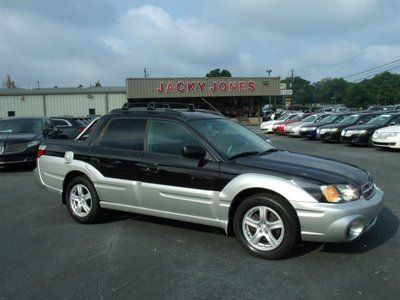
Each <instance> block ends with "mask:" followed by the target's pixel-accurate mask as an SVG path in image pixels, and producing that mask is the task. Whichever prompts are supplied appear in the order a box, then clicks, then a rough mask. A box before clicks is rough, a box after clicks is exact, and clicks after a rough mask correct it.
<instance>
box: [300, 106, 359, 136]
mask: <svg viewBox="0 0 400 300" xmlns="http://www.w3.org/2000/svg"><path fill="white" fill-rule="evenodd" d="M351 114H353V113H351V112H348V113H337V114H330V115H329V116H328V117H326V118H324V119H323V120H321V121H320V122H319V123H310V124H305V125H303V126H302V127H301V128H300V137H302V138H307V139H311V140H313V139H315V138H316V137H317V130H318V128H320V127H322V126H325V125H328V124H336V123H339V122H340V121H341V120H343V119H344V118H347V117H348V116H350V115H351Z"/></svg>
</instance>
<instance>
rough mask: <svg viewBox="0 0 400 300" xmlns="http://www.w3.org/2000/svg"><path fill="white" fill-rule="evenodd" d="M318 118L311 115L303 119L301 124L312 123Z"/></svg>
mask: <svg viewBox="0 0 400 300" xmlns="http://www.w3.org/2000/svg"><path fill="white" fill-rule="evenodd" d="M317 118H318V115H311V116H308V117H307V118H304V119H303V122H314V121H315V120H316V119H317Z"/></svg>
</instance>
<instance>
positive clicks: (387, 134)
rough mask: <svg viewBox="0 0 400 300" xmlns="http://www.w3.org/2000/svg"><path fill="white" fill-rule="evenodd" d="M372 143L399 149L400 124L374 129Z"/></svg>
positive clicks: (380, 146) (376, 145)
mask: <svg viewBox="0 0 400 300" xmlns="http://www.w3.org/2000/svg"><path fill="white" fill-rule="evenodd" d="M372 145H374V146H375V147H379V148H392V149H400V125H393V126H387V127H383V128H380V129H378V130H375V132H374V134H373V135H372Z"/></svg>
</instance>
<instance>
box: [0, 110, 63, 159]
mask: <svg viewBox="0 0 400 300" xmlns="http://www.w3.org/2000/svg"><path fill="white" fill-rule="evenodd" d="M58 135H59V130H58V129H57V127H56V126H55V124H54V123H53V121H52V120H51V119H50V118H47V117H10V118H4V119H1V120H0V166H9V165H17V164H34V163H35V162H36V157H37V151H38V148H39V145H40V143H41V142H42V141H43V140H44V139H49V138H57V137H58Z"/></svg>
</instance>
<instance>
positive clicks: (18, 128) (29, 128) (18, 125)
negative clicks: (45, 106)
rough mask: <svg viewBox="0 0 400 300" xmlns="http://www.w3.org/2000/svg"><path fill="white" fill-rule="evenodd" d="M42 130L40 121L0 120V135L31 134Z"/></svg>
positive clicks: (24, 119) (28, 119)
mask: <svg viewBox="0 0 400 300" xmlns="http://www.w3.org/2000/svg"><path fill="white" fill-rule="evenodd" d="M42 130H43V121H42V120H41V119H34V118H32V119H30V118H23V119H22V118H21V119H6V120H0V133H32V132H41V131H42Z"/></svg>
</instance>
